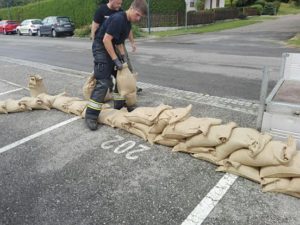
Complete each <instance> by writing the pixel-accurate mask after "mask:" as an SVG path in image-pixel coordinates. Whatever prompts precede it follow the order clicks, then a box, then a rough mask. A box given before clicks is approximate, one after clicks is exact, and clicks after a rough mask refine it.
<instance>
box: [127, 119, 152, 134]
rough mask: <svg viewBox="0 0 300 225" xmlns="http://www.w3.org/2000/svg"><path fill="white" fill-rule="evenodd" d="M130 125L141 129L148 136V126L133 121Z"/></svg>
mask: <svg viewBox="0 0 300 225" xmlns="http://www.w3.org/2000/svg"><path fill="white" fill-rule="evenodd" d="M131 126H132V127H134V128H136V129H138V130H141V131H142V132H143V133H144V134H145V136H146V137H148V135H149V128H150V127H149V126H147V125H145V124H143V123H134V122H133V123H132V124H131Z"/></svg>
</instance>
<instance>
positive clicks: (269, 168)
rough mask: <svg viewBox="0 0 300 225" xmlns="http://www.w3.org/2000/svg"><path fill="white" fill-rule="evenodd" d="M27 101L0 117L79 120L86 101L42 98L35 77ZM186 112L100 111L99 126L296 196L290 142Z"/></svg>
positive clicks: (5, 105)
mask: <svg viewBox="0 0 300 225" xmlns="http://www.w3.org/2000/svg"><path fill="white" fill-rule="evenodd" d="M29 89H30V95H31V96H32V97H24V98H22V99H20V100H6V101H2V102H0V112H2V113H8V112H20V111H26V110H31V109H46V110H49V109H51V108H55V109H58V110H60V111H63V112H66V113H72V114H75V115H78V116H82V117H84V114H85V113H84V109H85V108H86V105H87V101H84V100H81V99H79V98H75V97H69V96H65V93H62V94H59V95H54V96H52V95H48V94H47V93H46V88H45V86H44V84H43V81H42V78H41V77H39V76H31V77H30V81H29ZM191 109H192V106H191V105H189V106H187V107H185V108H172V107H171V106H168V105H164V104H161V105H159V106H157V107H140V108H137V109H135V110H134V111H133V112H130V113H128V112H127V111H126V110H125V109H124V110H115V109H111V108H108V107H104V108H103V110H102V111H101V114H100V116H99V122H100V123H104V124H107V125H109V126H112V127H118V128H121V129H124V130H127V131H128V132H130V133H132V134H135V135H137V136H139V137H142V138H143V139H144V140H147V141H149V142H150V143H151V144H153V143H157V144H161V145H165V146H169V147H173V151H181V152H186V153H190V154H192V155H193V156H194V157H196V158H198V159H203V160H206V161H209V162H212V163H214V164H216V165H219V167H218V168H217V171H223V172H230V173H233V174H236V175H240V176H243V177H246V178H248V179H251V180H253V181H255V182H258V183H261V184H262V185H263V191H277V192H284V193H287V194H290V195H293V196H296V197H299V196H300V189H299V188H300V185H298V184H299V180H300V178H299V177H300V152H299V151H296V143H295V140H294V139H292V138H289V139H288V142H287V143H283V142H281V141H273V140H272V137H271V136H270V135H269V134H262V133H260V132H258V131H257V130H255V129H252V128H241V127H238V126H237V124H236V123H234V122H230V123H227V124H222V121H221V120H220V119H215V118H196V117H193V116H191V115H190V114H191Z"/></svg>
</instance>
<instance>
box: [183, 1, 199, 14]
mask: <svg viewBox="0 0 300 225" xmlns="http://www.w3.org/2000/svg"><path fill="white" fill-rule="evenodd" d="M185 2H186V7H187V12H189V11H195V10H196V8H195V6H196V0H185Z"/></svg>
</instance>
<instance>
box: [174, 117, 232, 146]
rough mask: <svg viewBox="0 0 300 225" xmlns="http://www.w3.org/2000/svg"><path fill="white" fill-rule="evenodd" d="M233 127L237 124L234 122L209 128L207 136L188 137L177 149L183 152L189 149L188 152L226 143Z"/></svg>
mask: <svg viewBox="0 0 300 225" xmlns="http://www.w3.org/2000/svg"><path fill="white" fill-rule="evenodd" d="M235 127H237V124H236V123H234V122H230V123H227V124H224V125H214V126H211V127H210V129H209V132H208V134H207V135H204V134H198V135H195V136H193V137H190V138H188V139H187V140H186V142H185V143H183V145H182V146H179V147H180V148H181V149H183V150H188V149H189V151H190V150H191V149H193V148H197V147H215V146H217V145H220V144H222V143H225V142H227V140H228V139H229V137H230V135H231V133H232V129H233V128H235ZM175 147H176V146H175Z"/></svg>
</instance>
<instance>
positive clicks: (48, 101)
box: [37, 92, 66, 108]
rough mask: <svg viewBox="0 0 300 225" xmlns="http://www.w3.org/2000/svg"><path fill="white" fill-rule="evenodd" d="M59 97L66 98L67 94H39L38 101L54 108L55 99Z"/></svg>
mask: <svg viewBox="0 0 300 225" xmlns="http://www.w3.org/2000/svg"><path fill="white" fill-rule="evenodd" d="M59 96H66V92H62V93H60V94H58V95H48V94H46V93H42V94H39V95H38V96H37V98H38V99H41V100H42V101H43V102H44V103H45V104H46V105H48V106H49V107H50V108H52V106H53V103H54V101H55V99H56V98H57V97H59Z"/></svg>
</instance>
